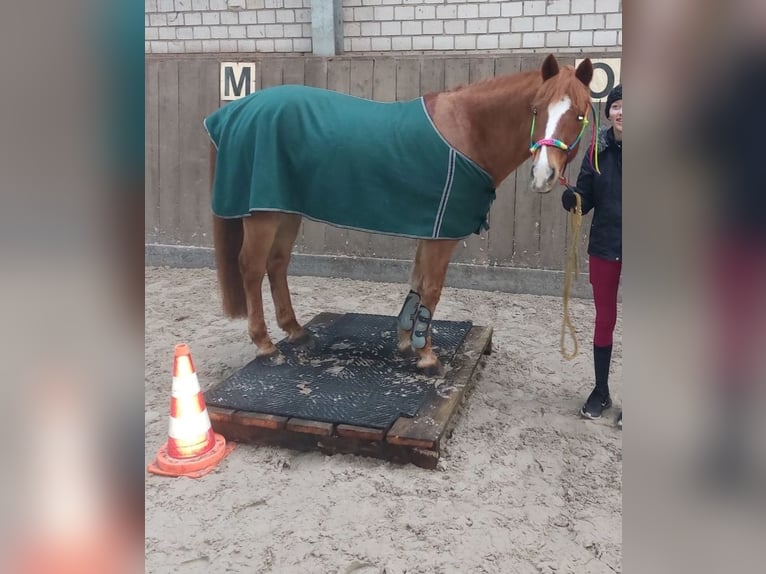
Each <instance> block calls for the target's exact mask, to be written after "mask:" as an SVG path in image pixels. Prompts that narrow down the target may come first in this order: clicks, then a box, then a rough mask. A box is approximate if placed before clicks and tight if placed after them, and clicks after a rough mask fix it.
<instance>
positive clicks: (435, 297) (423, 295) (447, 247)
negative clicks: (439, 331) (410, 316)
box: [412, 240, 457, 375]
mask: <svg viewBox="0 0 766 574" xmlns="http://www.w3.org/2000/svg"><path fill="white" fill-rule="evenodd" d="M456 244H457V241H453V240H425V241H423V242H422V253H421V254H420V261H419V268H420V272H419V274H420V278H421V281H420V306H419V307H418V310H417V313H416V315H415V325H414V327H413V329H412V346H413V347H414V348H415V350H417V353H418V357H419V358H420V359H419V360H418V367H419V368H421V369H423V370H424V371H425V372H426V373H428V374H431V375H443V374H444V367H442V364H441V363H440V362H439V358H438V357H437V356H436V353H434V351H433V348H432V346H431V319H432V318H433V316H434V313H435V312H436V305H437V304H438V303H439V299H440V298H441V294H442V287H443V286H444V278H445V277H446V275H447V267H448V266H449V262H450V258H451V257H452V251H453V250H454V249H455V245H456Z"/></svg>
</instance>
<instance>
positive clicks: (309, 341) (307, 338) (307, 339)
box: [287, 329, 316, 348]
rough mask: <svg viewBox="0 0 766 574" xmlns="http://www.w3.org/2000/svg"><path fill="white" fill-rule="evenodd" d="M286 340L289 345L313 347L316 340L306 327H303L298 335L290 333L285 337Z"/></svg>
mask: <svg viewBox="0 0 766 574" xmlns="http://www.w3.org/2000/svg"><path fill="white" fill-rule="evenodd" d="M287 342H288V343H290V344H291V345H295V346H297V347H308V348H313V346H314V344H315V342H316V338H315V337H314V335H313V334H312V333H311V331H309V330H307V329H304V330H303V332H302V333H301V334H300V335H297V336H295V337H293V336H292V335H290V336H289V337H288V338H287Z"/></svg>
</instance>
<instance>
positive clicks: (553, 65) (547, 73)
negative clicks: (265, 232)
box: [542, 54, 559, 82]
mask: <svg viewBox="0 0 766 574" xmlns="http://www.w3.org/2000/svg"><path fill="white" fill-rule="evenodd" d="M542 71H543V82H545V81H547V80H549V79H550V78H552V77H553V76H555V75H556V74H558V73H559V63H558V62H557V61H556V57H555V56H554V55H553V54H548V57H547V58H545V61H544V62H543V70H542Z"/></svg>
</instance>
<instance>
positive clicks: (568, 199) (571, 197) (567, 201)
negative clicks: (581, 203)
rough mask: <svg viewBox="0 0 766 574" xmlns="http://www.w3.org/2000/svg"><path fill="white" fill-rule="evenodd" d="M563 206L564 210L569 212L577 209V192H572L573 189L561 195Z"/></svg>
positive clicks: (567, 189) (566, 190) (568, 189)
mask: <svg viewBox="0 0 766 574" xmlns="http://www.w3.org/2000/svg"><path fill="white" fill-rule="evenodd" d="M561 205H562V206H564V209H566V210H567V211H572V210H573V209H574V208H575V207H577V198H576V197H575V192H574V191H572V188H570V187H568V188H566V189H565V190H564V193H562V194H561Z"/></svg>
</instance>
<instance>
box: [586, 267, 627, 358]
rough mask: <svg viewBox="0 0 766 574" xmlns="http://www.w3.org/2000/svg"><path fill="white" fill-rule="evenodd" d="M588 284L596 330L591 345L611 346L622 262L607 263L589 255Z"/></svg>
mask: <svg viewBox="0 0 766 574" xmlns="http://www.w3.org/2000/svg"><path fill="white" fill-rule="evenodd" d="M588 262H589V275H590V284H591V285H592V286H593V301H594V303H595V305H596V330H595V333H594V335H593V345H594V346H596V347H608V346H610V345H611V344H612V335H613V334H614V326H615V325H616V324H617V289H618V287H619V286H620V273H621V272H622V261H609V260H607V259H602V258H600V257H595V256H593V255H591V256H590V257H589V259H588Z"/></svg>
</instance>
